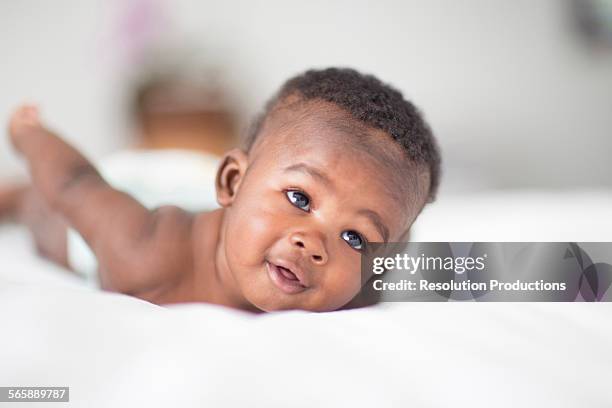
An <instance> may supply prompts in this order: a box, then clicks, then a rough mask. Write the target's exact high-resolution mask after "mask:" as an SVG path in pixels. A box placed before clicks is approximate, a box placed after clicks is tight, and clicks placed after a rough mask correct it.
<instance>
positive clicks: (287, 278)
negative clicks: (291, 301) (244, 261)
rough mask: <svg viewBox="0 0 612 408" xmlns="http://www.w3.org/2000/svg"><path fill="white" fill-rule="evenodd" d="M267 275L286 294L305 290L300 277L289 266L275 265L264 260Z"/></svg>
mask: <svg viewBox="0 0 612 408" xmlns="http://www.w3.org/2000/svg"><path fill="white" fill-rule="evenodd" d="M266 268H267V269H268V276H269V277H270V280H272V282H273V283H274V284H275V285H276V286H277V287H278V288H279V289H280V290H282V291H283V292H285V293H287V294H291V295H293V294H296V293H300V292H303V291H304V290H306V288H307V287H306V286H305V285H303V284H302V282H301V281H300V279H299V278H298V277H297V275H296V274H295V273H293V272H292V271H291V269H289V268H285V267H282V266H280V265H276V264H274V263H272V262H269V261H266Z"/></svg>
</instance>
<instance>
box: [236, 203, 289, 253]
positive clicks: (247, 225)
mask: <svg viewBox="0 0 612 408" xmlns="http://www.w3.org/2000/svg"><path fill="white" fill-rule="evenodd" d="M278 231H280V228H279V225H278V220H277V219H276V218H275V217H274V214H272V213H271V212H266V211H263V210H261V209H259V210H255V211H242V212H240V213H238V214H236V217H235V219H234V221H233V223H232V226H231V228H230V230H229V233H230V234H231V246H232V252H233V256H234V257H235V258H236V259H237V260H238V261H239V263H240V264H242V265H253V264H259V263H261V262H262V261H263V257H264V256H265V255H266V251H267V249H268V248H270V247H271V246H272V244H273V243H274V242H275V241H276V240H277V239H279V233H278Z"/></svg>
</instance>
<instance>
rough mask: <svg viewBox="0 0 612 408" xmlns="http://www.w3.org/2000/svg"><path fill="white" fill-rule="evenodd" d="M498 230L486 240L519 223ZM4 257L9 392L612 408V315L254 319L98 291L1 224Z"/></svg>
mask: <svg viewBox="0 0 612 408" xmlns="http://www.w3.org/2000/svg"><path fill="white" fill-rule="evenodd" d="M481 198H482V197H481ZM532 198H533V197H532ZM558 198H559V197H555V200H554V201H555V202H556V201H557V199H558ZM472 199H473V198H465V200H466V202H465V203H464V206H465V208H469V207H470V205H469V204H468V203H469V202H473V201H469V200H472ZM488 199H490V200H493V199H494V198H491V197H489V198H488ZM568 199H569V197H568ZM456 200H457V201H456V202H460V201H461V200H460V199H459V198H458V199H456ZM502 201H503V200H501V201H499V202H502ZM519 202H520V200H519ZM523 202H524V201H523ZM587 202H589V200H587ZM592 202H593V203H597V204H596V205H599V203H600V201H598V200H592ZM540 204H541V203H540ZM498 205H500V206H501V204H498ZM482 206H483V208H484V207H487V205H484V204H482ZM584 206H585V205H584V204H582V207H584ZM544 207H545V206H544ZM453 208H456V207H454V206H450V207H449V209H450V211H449V212H446V213H438V214H437V217H436V219H438V217H445V218H446V220H447V221H446V223H445V224H442V223H440V224H439V225H438V227H439V228H441V229H442V228H447V227H448V226H449V225H450V226H458V225H460V222H458V221H456V220H454V221H453V220H452V218H453V212H452V209H453ZM498 208H499V210H500V211H501V210H503V208H502V207H498ZM574 209H575V210H576V209H577V208H574ZM565 210H566V211H567V209H565ZM525 211H527V210H525ZM591 213H592V214H593V213H594V211H592V212H591ZM604 213H605V211H604V210H603V209H602V210H601V211H600V212H599V213H597V216H601V215H602V214H604ZM608 215H610V214H609V213H608ZM420 225H421V228H425V225H423V224H420ZM431 225H432V231H433V228H434V224H433V223H432V224H431ZM445 226H446V227H445ZM472 227H473V228H476V229H472V230H471V231H472V235H470V236H467V235H461V233H462V232H461V231H457V230H449V231H448V234H455V237H462V236H463V237H464V238H463V239H465V238H470V239H479V238H478V237H477V236H475V235H474V231H478V229H479V228H480V231H481V232H482V231H484V230H485V229H486V227H484V226H472ZM541 227H542V226H541V225H540V226H538V225H536V224H534V221H533V220H531V219H530V220H529V223H526V224H525V225H524V229H528V228H530V231H531V235H528V240H538V237H544V239H542V240H546V239H548V238H549V237H548V236H547V235H546V234H547V232H546V231H542V230H541ZM488 228H489V229H490V231H489V233H490V235H489V236H487V237H484V236H483V235H481V237H483V238H489V237H494V236H495V237H496V236H499V237H501V238H503V237H504V236H503V235H501V234H500V235H495V234H497V229H499V228H514V226H510V225H506V226H504V225H503V224H498V225H492V224H489V225H488ZM441 229H440V230H438V232H437V233H439V234H441V235H442V233H443V232H442V230H441ZM524 231H525V230H523V233H524ZM587 232H588V231H586V230H585V233H587ZM591 233H592V235H593V236H595V235H596V234H602V235H597V237H600V236H602V237H603V236H604V235H603V234H605V233H604V232H602V231H599V230H593V231H591ZM466 234H467V233H466ZM538 234H539V235H538ZM421 236H427V235H426V234H422V235H421ZM429 236H430V237H433V236H434V232H430V235H429ZM443 236H447V235H443ZM581 238H588V237H587V236H586V235H585V236H582V237H581ZM483 240H484V239H483ZM559 240H561V239H559ZM0 260H1V261H2V264H1V266H0V322H1V324H2V327H1V328H0V386H13V385H22V386H26V385H29V386H70V401H71V402H70V404H69V405H68V406H73V407H124V406H125V407H132V406H143V407H144V406H147V407H166V406H180V407H196V406H197V407H202V406H211V407H225V406H227V407H234V406H245V405H249V406H267V407H276V406H279V407H280V406H282V407H287V406H295V407H318V406H352V407H371V406H397V407H405V406H466V407H467V406H469V407H485V406H486V407H489V406H501V407H510V406H518V405H521V406H533V407H536V406H537V407H576V406H580V407H582V406H590V407H600V406H601V407H603V406H611V405H612V391H611V389H610V386H609V378H610V371H611V369H612V351H611V350H610V349H611V348H610V344H612V321H611V317H612V305H610V304H571V303H559V304H550V303H539V304H536V303H525V304H518V303H514V304H512V303H501V304H493V303H487V304H481V303H461V304H458V303H453V304H446V303H406V304H382V305H379V306H376V307H373V308H369V309H363V310H354V311H343V312H334V313H327V314H311V313H305V312H286V313H275V314H269V315H264V316H257V317H254V316H251V315H247V314H244V313H241V312H237V311H233V310H228V309H225V308H222V307H217V306H212V305H182V306H174V307H169V308H162V307H158V306H155V305H151V304H149V303H147V302H143V301H140V300H138V299H134V298H130V297H127V296H123V295H118V294H111V293H103V292H97V291H93V290H91V289H88V288H86V287H83V286H82V285H81V283H80V282H79V281H78V280H77V278H75V277H73V276H71V275H68V274H66V273H65V272H63V271H61V270H59V269H58V268H54V267H53V266H51V265H49V264H48V263H46V262H45V261H42V260H40V259H37V258H36V257H34V256H33V255H32V253H31V250H30V248H29V244H28V240H27V235H26V234H25V232H24V231H23V230H22V229H20V228H18V227H14V226H13V227H6V226H5V227H2V228H0ZM29 405H30V404H27V403H20V404H19V405H18V406H19V407H27V406H29ZM38 405H39V404H31V406H38Z"/></svg>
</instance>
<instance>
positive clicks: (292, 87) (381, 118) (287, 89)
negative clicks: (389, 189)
mask: <svg viewBox="0 0 612 408" xmlns="http://www.w3.org/2000/svg"><path fill="white" fill-rule="evenodd" d="M293 95H297V96H299V97H300V99H301V100H305V101H310V100H323V101H327V102H331V103H333V104H335V105H337V106H339V107H340V108H342V109H344V110H345V111H347V112H348V113H350V114H351V116H352V117H353V118H355V119H357V120H358V121H360V122H362V123H363V124H365V125H367V126H370V127H372V128H375V129H379V130H382V131H384V132H385V133H387V134H389V135H390V136H391V137H392V138H393V140H395V141H396V142H397V144H399V145H400V146H401V147H402V148H403V150H404V152H405V153H406V154H407V156H408V158H409V159H410V160H411V161H413V162H414V163H416V164H418V165H423V166H425V167H426V168H427V169H428V170H429V178H430V183H429V193H428V201H429V202H432V201H434V199H435V196H436V193H437V190H438V185H439V183H440V162H441V159H440V152H439V149H438V145H437V143H436V140H435V139H434V137H433V134H432V132H431V129H430V127H429V125H428V124H427V123H426V122H425V119H424V118H423V116H422V114H421V113H420V112H419V110H418V109H417V108H416V107H415V106H414V105H413V104H412V103H411V102H409V101H407V100H406V99H404V97H403V95H402V93H401V92H400V91H398V90H397V89H395V88H393V87H392V86H390V85H388V84H385V83H383V82H381V81H380V80H379V79H378V78H376V77H374V76H373V75H364V74H361V73H360V72H358V71H356V70H354V69H351V68H326V69H322V70H309V71H306V72H304V73H302V74H300V75H297V76H295V77H293V78H290V79H289V80H288V81H287V82H285V84H284V85H283V86H282V87H281V89H280V90H279V91H278V92H277V93H276V95H275V96H274V97H273V98H272V99H271V100H270V101H269V102H268V103H267V104H266V107H265V109H264V112H263V113H262V114H261V115H260V116H259V117H258V118H257V120H256V121H255V122H254V123H253V126H252V127H251V130H250V132H249V134H248V136H247V141H246V142H247V149H250V148H251V146H252V145H253V143H254V142H255V140H256V139H257V136H258V135H259V133H260V131H261V129H262V126H263V123H264V120H265V118H266V116H267V115H268V114H269V113H270V112H271V111H272V110H273V109H274V108H275V107H276V106H277V105H278V104H279V102H282V101H283V100H284V99H285V98H287V97H288V96H293Z"/></svg>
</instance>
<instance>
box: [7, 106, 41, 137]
mask: <svg viewBox="0 0 612 408" xmlns="http://www.w3.org/2000/svg"><path fill="white" fill-rule="evenodd" d="M38 126H40V120H39V116H38V108H37V107H36V106H34V105H21V106H20V107H19V108H17V110H15V112H13V114H12V115H11V118H10V120H9V132H10V133H11V134H16V133H19V132H20V131H22V130H24V129H28V128H33V127H38Z"/></svg>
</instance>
